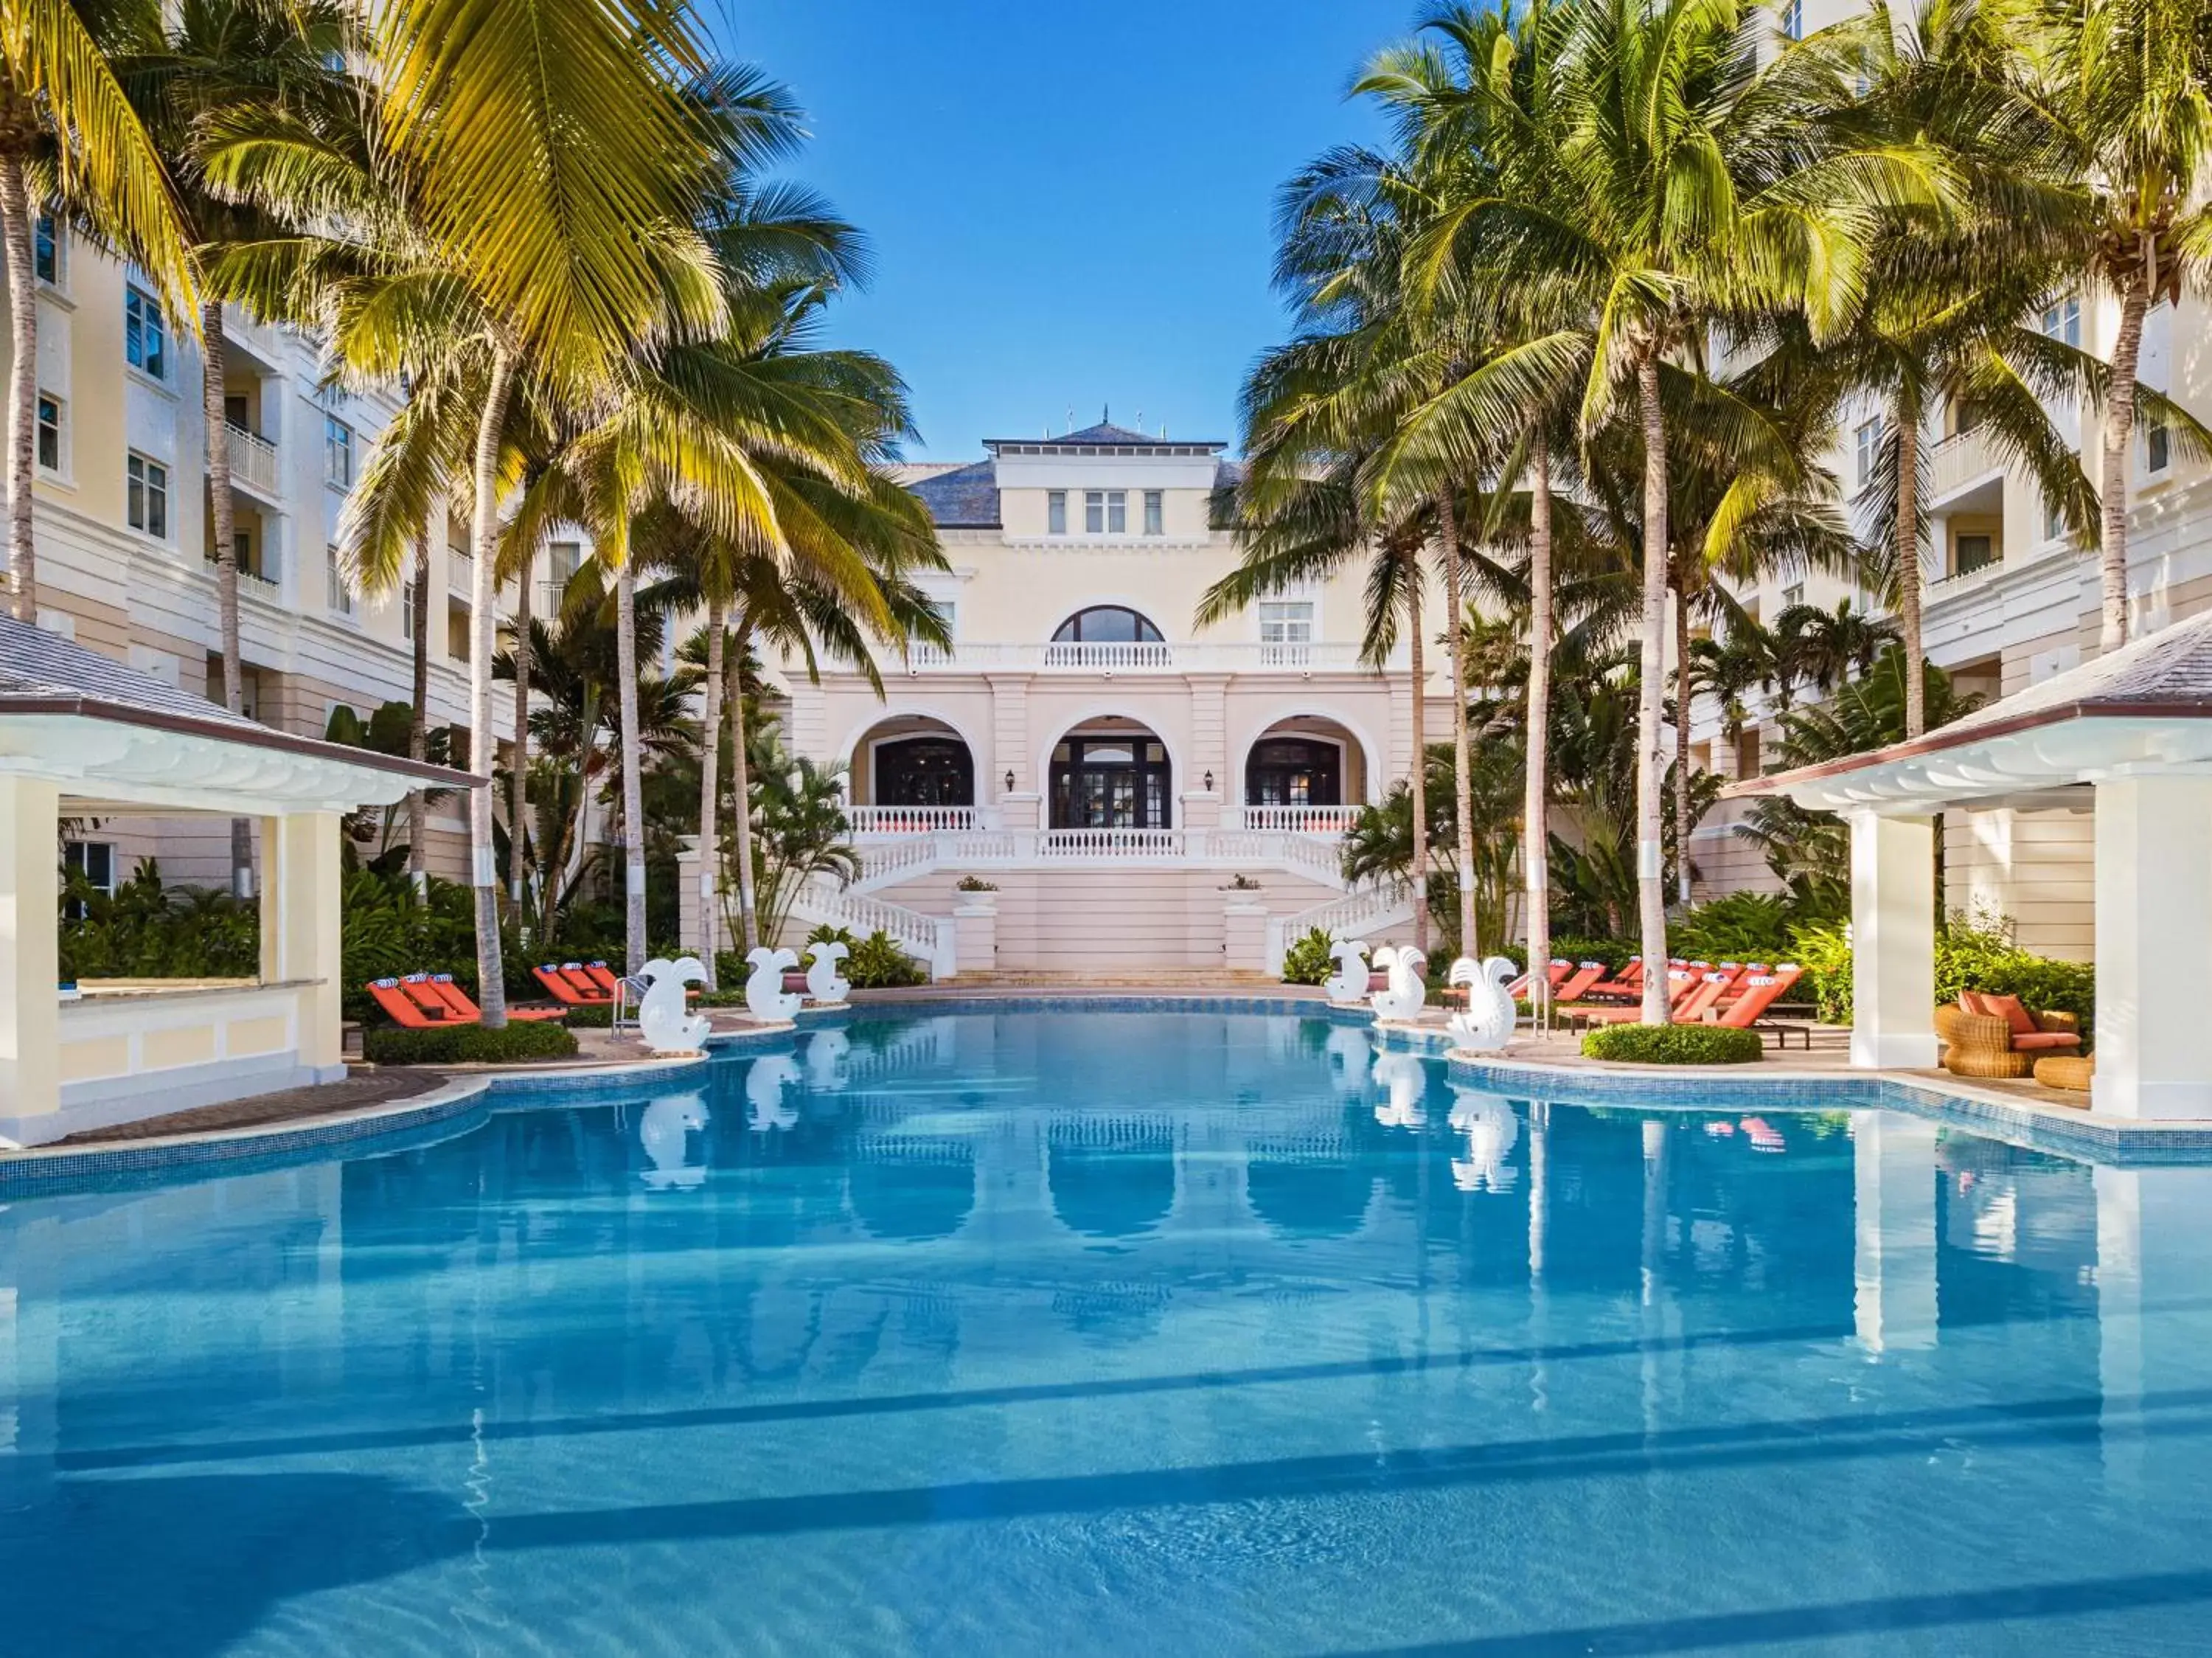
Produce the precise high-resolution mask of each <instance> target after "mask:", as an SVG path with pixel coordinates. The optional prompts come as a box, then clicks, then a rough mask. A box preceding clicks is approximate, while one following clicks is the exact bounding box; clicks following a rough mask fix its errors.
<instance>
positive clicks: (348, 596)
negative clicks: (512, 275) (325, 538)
mask: <svg viewBox="0 0 2212 1658" xmlns="http://www.w3.org/2000/svg"><path fill="white" fill-rule="evenodd" d="M323 559H324V572H325V578H326V579H327V580H328V582H329V583H330V603H331V609H332V610H334V611H336V612H337V613H338V614H339V615H341V616H350V615H352V614H353V588H352V587H351V586H350V585H349V583H348V582H347V581H346V571H345V555H344V554H343V553H341V552H339V551H338V550H337V545H336V544H335V543H333V544H331V546H329V547H327V548H325V551H324V555H323Z"/></svg>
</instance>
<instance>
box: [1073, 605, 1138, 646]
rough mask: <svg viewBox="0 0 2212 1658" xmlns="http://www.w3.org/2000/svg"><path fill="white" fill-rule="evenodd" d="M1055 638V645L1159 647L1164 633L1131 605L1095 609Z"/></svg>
mask: <svg viewBox="0 0 2212 1658" xmlns="http://www.w3.org/2000/svg"><path fill="white" fill-rule="evenodd" d="M1052 638H1053V643H1054V644H1113V645H1126V644H1158V643H1160V631H1159V629H1158V628H1156V627H1154V626H1153V625H1152V619H1151V618H1149V617H1147V616H1146V615H1144V614H1143V613H1140V612H1138V611H1133V610H1131V609H1130V608H1129V607H1127V605H1093V606H1091V607H1090V608H1089V609H1088V610H1079V611H1077V612H1076V613H1075V614H1074V615H1073V616H1071V617H1069V618H1068V619H1066V621H1064V622H1062V623H1061V624H1060V625H1059V626H1058V627H1056V628H1054V630H1053V635H1052Z"/></svg>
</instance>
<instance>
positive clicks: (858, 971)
mask: <svg viewBox="0 0 2212 1658" xmlns="http://www.w3.org/2000/svg"><path fill="white" fill-rule="evenodd" d="M825 941H834V942H836V943H839V944H842V945H843V946H844V947H845V948H847V949H848V950H850V951H851V952H852V954H850V955H848V956H847V957H846V958H845V962H844V967H845V977H846V978H848V979H850V980H852V982H853V988H854V990H856V991H892V990H898V989H901V988H902V987H904V986H906V985H908V984H927V983H928V982H929V969H928V968H927V967H925V966H922V965H921V963H920V962H919V961H916V960H915V959H914V958H913V957H912V956H910V955H908V954H907V953H906V952H905V951H904V950H902V949H901V948H899V946H898V942H897V941H896V939H894V938H893V937H892V936H890V934H889V933H887V932H884V931H883V930H881V929H880V928H879V929H878V930H876V931H874V932H872V933H870V934H869V935H868V936H866V938H855V937H854V936H853V935H852V933H851V932H850V931H849V930H847V929H845V928H843V927H832V926H830V925H829V924H828V923H823V925H821V926H819V927H817V928H816V929H815V930H813V931H812V932H811V933H809V934H808V935H807V936H806V942H808V943H809V944H819V943H822V942H825Z"/></svg>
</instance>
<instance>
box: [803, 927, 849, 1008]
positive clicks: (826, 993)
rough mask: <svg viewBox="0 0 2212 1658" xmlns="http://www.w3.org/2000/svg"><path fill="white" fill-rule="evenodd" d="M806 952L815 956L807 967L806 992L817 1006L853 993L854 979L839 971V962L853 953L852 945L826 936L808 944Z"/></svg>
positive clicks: (839, 1000)
mask: <svg viewBox="0 0 2212 1658" xmlns="http://www.w3.org/2000/svg"><path fill="white" fill-rule="evenodd" d="M806 954H809V955H811V956H812V957H813V958H814V960H813V962H812V963H811V965H810V966H808V967H807V969H806V993H807V995H809V996H811V997H813V998H814V1000H815V1003H816V1004H817V1006H820V1007H825V1008H826V1007H830V1006H832V1005H835V1004H836V1003H842V1002H843V1001H844V999H845V998H846V997H848V996H850V995H851V994H852V993H853V981H852V980H851V979H849V978H845V977H844V976H843V975H842V974H841V973H840V972H838V971H837V964H838V963H839V962H841V961H842V960H844V959H845V958H846V957H847V956H848V955H850V954H853V947H852V946H851V945H849V944H847V943H845V942H843V941H842V940H840V939H835V938H825V939H822V940H820V941H818V942H815V943H813V944H810V945H808V946H807V947H806Z"/></svg>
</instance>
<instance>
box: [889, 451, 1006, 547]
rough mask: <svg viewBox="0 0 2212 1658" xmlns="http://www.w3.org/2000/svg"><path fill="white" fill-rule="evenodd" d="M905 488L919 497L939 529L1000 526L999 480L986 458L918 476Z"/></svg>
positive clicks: (990, 528)
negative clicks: (920, 477) (967, 464)
mask: <svg viewBox="0 0 2212 1658" xmlns="http://www.w3.org/2000/svg"><path fill="white" fill-rule="evenodd" d="M907 488H908V489H909V490H911V491H914V493H915V495H916V496H918V497H921V503H922V505H924V506H925V507H927V508H928V509H929V515H930V517H931V518H933V519H934V520H935V521H936V522H937V527H939V529H977V530H994V529H997V528H998V527H999V479H998V473H997V472H996V470H995V469H994V467H993V466H992V464H991V462H989V461H987V460H978V461H975V462H974V463H973V464H972V465H969V466H956V467H954V468H953V469H952V470H951V472H939V473H937V474H936V475H935V476H934V477H931V478H923V479H916V480H915V482H914V483H911V484H909V485H907Z"/></svg>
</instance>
